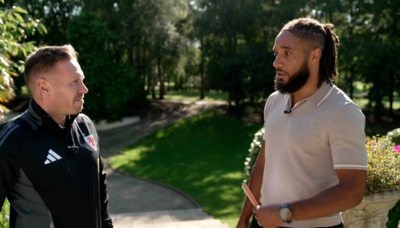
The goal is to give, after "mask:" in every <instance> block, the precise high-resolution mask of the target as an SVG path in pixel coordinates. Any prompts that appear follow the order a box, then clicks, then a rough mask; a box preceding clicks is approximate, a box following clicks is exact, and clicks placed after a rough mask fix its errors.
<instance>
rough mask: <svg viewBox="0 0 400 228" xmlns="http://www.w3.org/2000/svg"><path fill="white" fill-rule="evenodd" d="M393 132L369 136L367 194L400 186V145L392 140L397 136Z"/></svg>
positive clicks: (367, 145) (367, 142) (367, 144)
mask: <svg viewBox="0 0 400 228" xmlns="http://www.w3.org/2000/svg"><path fill="white" fill-rule="evenodd" d="M395 131H396V130H395ZM393 132H394V131H392V132H389V133H388V136H379V135H377V136H373V137H372V138H369V137H367V141H366V147H367V152H368V176H367V188H366V191H365V194H366V195H370V194H373V193H376V192H380V191H382V190H390V189H395V188H396V189H399V188H400V145H395V143H394V142H392V139H393V137H394V136H395V135H394V134H393Z"/></svg>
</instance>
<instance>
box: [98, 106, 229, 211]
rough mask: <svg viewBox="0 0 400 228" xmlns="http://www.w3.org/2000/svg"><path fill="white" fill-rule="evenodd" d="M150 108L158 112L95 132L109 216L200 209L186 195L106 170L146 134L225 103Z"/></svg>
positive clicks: (163, 186) (167, 187)
mask: <svg viewBox="0 0 400 228" xmlns="http://www.w3.org/2000/svg"><path fill="white" fill-rule="evenodd" d="M153 104H154V106H155V110H159V111H158V112H155V113H147V114H146V115H145V116H144V117H141V120H140V121H139V122H137V123H134V124H131V125H128V126H124V127H120V128H116V129H111V130H106V131H101V132H98V134H99V137H100V150H101V154H102V156H103V158H104V159H105V161H104V162H105V168H106V169H105V170H106V173H107V181H108V192H109V196H110V213H111V214H115V213H129V212H145V211H160V210H178V209H191V208H198V207H199V206H198V205H197V203H196V202H195V201H194V200H193V199H191V198H190V196H187V195H186V194H185V193H182V192H179V190H176V189H174V188H171V187H169V186H165V185H162V184H159V183H157V182H154V181H150V180H146V179H144V178H140V177H134V176H132V175H127V174H123V173H120V172H117V171H116V170H113V169H112V168H111V167H109V164H108V161H109V158H110V157H112V156H115V155H117V154H118V153H119V151H120V150H121V149H123V148H124V147H126V146H128V145H130V144H133V143H134V142H136V141H137V140H139V139H141V138H142V137H144V136H146V135H147V134H149V133H151V132H153V131H156V130H158V129H160V128H162V127H165V126H167V125H169V124H171V123H173V122H175V121H177V120H179V119H182V118H186V117H189V116H191V115H194V114H197V113H198V112H200V111H203V110H206V109H209V108H213V107H218V106H224V105H226V102H207V101H197V102H188V101H174V102H171V101H168V102H166V101H157V102H153Z"/></svg>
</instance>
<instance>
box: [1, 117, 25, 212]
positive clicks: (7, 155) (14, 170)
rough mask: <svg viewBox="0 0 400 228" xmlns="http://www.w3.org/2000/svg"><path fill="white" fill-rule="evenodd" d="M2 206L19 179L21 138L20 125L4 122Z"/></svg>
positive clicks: (2, 138) (2, 141)
mask: <svg viewBox="0 0 400 228" xmlns="http://www.w3.org/2000/svg"><path fill="white" fill-rule="evenodd" d="M0 128H1V129H2V131H1V133H0V206H2V205H3V204H4V200H5V198H6V197H7V195H8V193H9V192H10V189H11V187H12V186H13V185H14V183H15V182H16V181H17V179H18V176H19V171H20V167H21V166H20V146H19V145H20V142H19V141H20V140H17V137H18V133H17V132H16V131H17V130H18V125H17V124H15V123H8V124H7V123H4V124H2V126H1V127H0Z"/></svg>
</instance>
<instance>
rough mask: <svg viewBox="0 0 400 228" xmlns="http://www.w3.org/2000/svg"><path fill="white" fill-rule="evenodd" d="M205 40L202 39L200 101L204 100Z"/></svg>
mask: <svg viewBox="0 0 400 228" xmlns="http://www.w3.org/2000/svg"><path fill="white" fill-rule="evenodd" d="M203 39H204V38H203V37H201V38H200V45H201V61H200V100H203V99H204V40H203Z"/></svg>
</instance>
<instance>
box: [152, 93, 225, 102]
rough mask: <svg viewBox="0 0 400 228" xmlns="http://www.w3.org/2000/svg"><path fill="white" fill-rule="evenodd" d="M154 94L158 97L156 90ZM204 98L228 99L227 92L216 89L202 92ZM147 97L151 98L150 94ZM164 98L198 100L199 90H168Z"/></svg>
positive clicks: (207, 99) (211, 99)
mask: <svg viewBox="0 0 400 228" xmlns="http://www.w3.org/2000/svg"><path fill="white" fill-rule="evenodd" d="M156 96H157V97H158V91H157V94H156ZM204 96H205V97H204V100H206V101H226V100H228V93H226V92H218V91H210V92H206V93H204ZM148 98H149V99H151V95H148ZM164 98H165V99H167V100H193V101H196V100H199V98H200V92H199V91H186V92H182V91H168V92H167V94H166V95H164Z"/></svg>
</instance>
